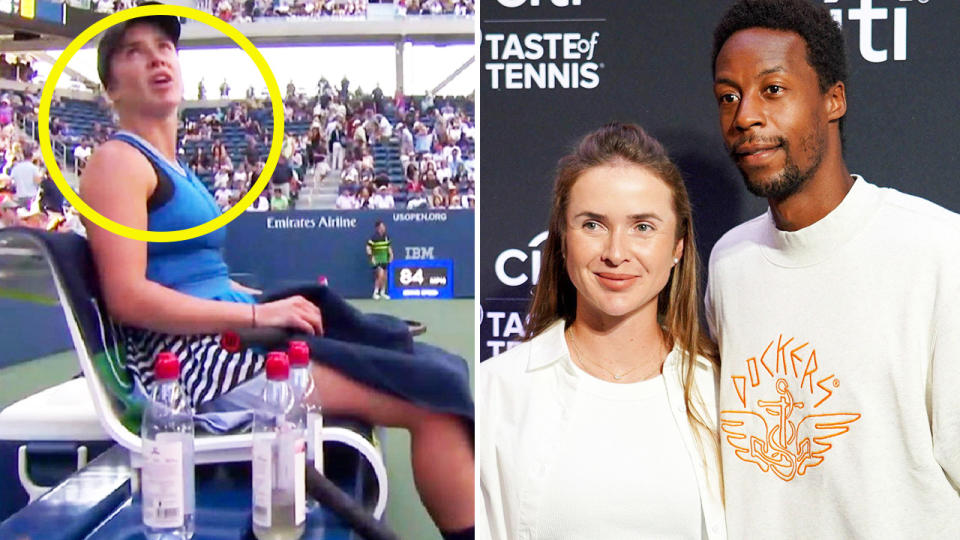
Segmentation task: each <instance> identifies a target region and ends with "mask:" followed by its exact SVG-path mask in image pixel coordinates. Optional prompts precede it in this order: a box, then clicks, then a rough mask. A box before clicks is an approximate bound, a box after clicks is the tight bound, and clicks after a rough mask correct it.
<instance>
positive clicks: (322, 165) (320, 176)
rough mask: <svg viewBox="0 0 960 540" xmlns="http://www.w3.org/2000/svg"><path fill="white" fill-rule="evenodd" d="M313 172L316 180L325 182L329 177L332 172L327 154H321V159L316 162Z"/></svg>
mask: <svg viewBox="0 0 960 540" xmlns="http://www.w3.org/2000/svg"><path fill="white" fill-rule="evenodd" d="M313 167H314V169H313V174H314V178H316V181H317V182H318V183H319V182H323V180H324V179H326V178H327V175H328V174H330V165H328V164H327V159H326V156H320V160H319V161H317V162H316V165H314V166H313Z"/></svg>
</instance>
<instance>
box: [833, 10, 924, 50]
mask: <svg viewBox="0 0 960 540" xmlns="http://www.w3.org/2000/svg"><path fill="white" fill-rule="evenodd" d="M858 1H859V6H858V7H850V8H846V9H843V8H835V7H833V6H832V5H833V4H838V3H839V0H823V3H824V4H826V5H827V7H829V8H830V15H832V16H833V18H834V20H836V21H837V24H839V25H840V26H843V23H844V22H845V21H850V23H851V24H853V23H859V32H860V38H859V43H858V45H859V50H860V56H862V57H863V59H864V60H866V61H868V62H873V63H881V62H886V61H888V60H890V59H891V54H890V50H889V49H888V48H878V47H884V44H886V46H887V47H889V44H890V43H891V40H890V35H891V34H892V36H893V41H892V45H893V55H892V58H893V60H906V59H907V8H906V7H895V8H892V9H891V8H885V7H874V5H873V0H858ZM928 1H929V0H898V2H897V3H898V4H900V3H910V4H918V5H919V4H926V3H927V2H928ZM891 11H892V12H893V17H892V19H893V20H892V21H891V20H890V19H891V17H890V12H891ZM875 22H876V23H877V24H876V25H875V24H874V23H875ZM874 30H877V32H876V34H875V33H874Z"/></svg>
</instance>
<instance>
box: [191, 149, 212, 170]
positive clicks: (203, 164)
mask: <svg viewBox="0 0 960 540" xmlns="http://www.w3.org/2000/svg"><path fill="white" fill-rule="evenodd" d="M188 165H190V168H191V169H193V171H194V172H196V173H197V174H198V175H203V174H206V173H207V172H209V171H210V168H211V167H212V165H213V162H212V160H211V159H210V154H209V153H208V152H204V151H203V148H202V147H200V146H198V147H197V149H196V151H195V152H194V154H193V157H192V158H190V162H189V163H188Z"/></svg>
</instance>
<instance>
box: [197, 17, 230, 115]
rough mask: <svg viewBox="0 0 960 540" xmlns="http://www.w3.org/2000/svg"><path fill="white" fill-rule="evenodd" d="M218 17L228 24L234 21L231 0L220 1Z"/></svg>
mask: <svg viewBox="0 0 960 540" xmlns="http://www.w3.org/2000/svg"><path fill="white" fill-rule="evenodd" d="M217 17H219V18H220V19H222V20H224V21H226V22H230V21H232V20H233V4H232V3H231V2H230V0H220V1H219V2H218V3H217ZM201 99H202V98H201Z"/></svg>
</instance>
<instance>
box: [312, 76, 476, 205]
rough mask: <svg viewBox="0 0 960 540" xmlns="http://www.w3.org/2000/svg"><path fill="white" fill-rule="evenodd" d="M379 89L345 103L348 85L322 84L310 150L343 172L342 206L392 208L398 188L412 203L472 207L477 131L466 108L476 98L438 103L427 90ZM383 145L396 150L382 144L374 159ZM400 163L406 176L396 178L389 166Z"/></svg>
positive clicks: (315, 160) (339, 172)
mask: <svg viewBox="0 0 960 540" xmlns="http://www.w3.org/2000/svg"><path fill="white" fill-rule="evenodd" d="M378 90H379V88H377V89H375V90H374V92H372V93H371V94H369V95H356V96H354V99H349V100H347V102H346V103H344V102H343V99H342V98H343V95H344V93H343V87H342V86H341V89H340V91H339V92H338V91H336V90H335V89H334V88H333V87H332V86H331V85H330V84H329V83H327V82H326V81H321V83H320V96H319V98H318V100H317V103H316V106H315V109H314V120H313V123H312V125H311V128H310V132H309V135H308V139H309V141H310V144H309V146H308V149H309V150H310V152H311V153H312V155H311V158H312V160H313V161H314V162H317V161H321V160H322V162H324V163H325V167H327V168H329V169H330V170H332V171H334V172H335V174H336V175H337V177H338V178H339V183H340V187H339V195H338V197H337V202H336V207H337V208H339V209H354V208H358V209H360V208H371V209H376V208H393V207H394V205H395V204H396V201H395V198H396V195H397V193H398V192H399V191H402V192H403V193H404V195H405V199H406V207H407V208H426V207H429V208H471V207H473V205H474V204H475V203H474V196H473V194H474V189H475V186H474V176H473V170H474V167H473V148H474V142H473V141H474V130H473V125H472V121H471V117H470V115H469V114H468V113H467V111H466V110H464V107H468V108H469V107H472V103H469V102H468V101H466V100H461V103H462V106H460V107H458V106H456V105H455V103H456V101H454V100H440V101H441V102H439V103H438V102H437V101H438V100H437V99H436V98H434V97H433V96H431V95H429V94H427V95H425V96H424V97H423V98H421V99H419V101H418V100H416V99H414V98H409V97H406V96H403V95H396V96H395V97H394V99H386V98H385V97H384V96H383V93H382V92H378ZM378 145H380V146H386V147H391V146H392V147H394V148H396V150H397V152H396V155H391V153H390V152H387V151H381V152H379V153H380V157H379V158H375V156H374V153H375V147H376V146H378ZM375 159H381V160H382V159H387V160H391V159H395V160H396V162H395V163H391V162H389V161H388V162H387V163H383V162H380V163H376V162H375ZM394 166H396V168H397V169H398V170H399V171H400V178H397V179H396V180H393V181H392V179H391V178H390V176H389V174H388V173H384V172H383V171H384V170H390V169H391V168H392V167H394ZM378 170H380V172H379V173H378V172H377V171H378ZM397 180H398V181H399V185H398V182H397Z"/></svg>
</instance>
